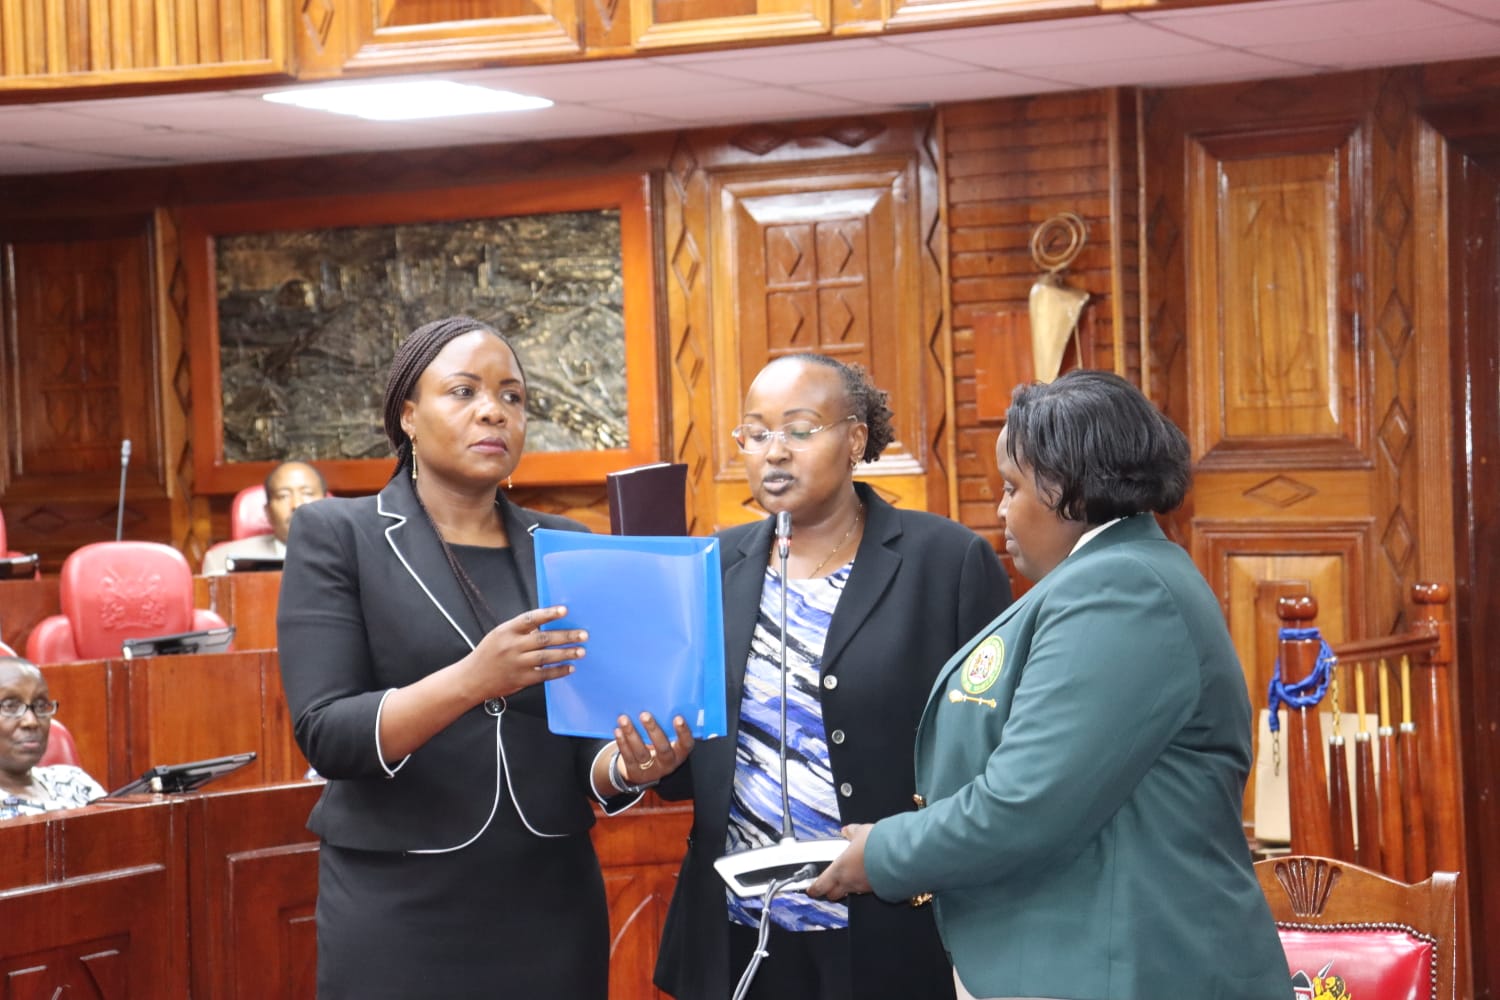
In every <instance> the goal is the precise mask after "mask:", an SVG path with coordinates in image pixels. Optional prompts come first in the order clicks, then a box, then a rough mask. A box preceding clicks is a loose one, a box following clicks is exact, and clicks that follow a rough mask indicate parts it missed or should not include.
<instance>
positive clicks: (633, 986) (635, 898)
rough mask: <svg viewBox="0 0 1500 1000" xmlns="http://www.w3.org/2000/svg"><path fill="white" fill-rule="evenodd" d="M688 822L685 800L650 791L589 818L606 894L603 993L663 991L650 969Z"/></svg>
mask: <svg viewBox="0 0 1500 1000" xmlns="http://www.w3.org/2000/svg"><path fill="white" fill-rule="evenodd" d="M692 825H693V807H692V804H691V803H687V804H679V803H675V802H673V803H663V802H661V800H659V799H658V798H657V797H656V796H655V795H654V794H648V795H647V796H646V798H645V801H643V802H642V803H641V804H640V805H638V806H636V807H634V808H633V809H629V810H627V811H626V812H624V813H621V814H620V815H618V816H611V817H602V816H601V818H600V820H599V822H597V823H595V824H594V829H593V831H592V832H593V839H594V850H595V851H597V852H598V854H599V865H600V867H601V868H602V869H603V870H604V892H605V896H606V898H607V899H608V900H609V940H610V947H609V995H610V996H611V997H613V998H615V1000H656V998H658V997H664V996H665V994H662V993H658V992H657V991H656V988H655V987H654V986H652V985H651V974H652V972H653V971H655V969H656V955H657V948H658V945H659V944H660V943H661V932H662V928H663V927H664V926H665V925H666V921H667V906H668V905H669V904H670V903H671V902H672V890H673V888H674V887H675V886H676V884H677V869H678V868H679V867H680V866H681V865H682V856H683V854H684V853H686V851H687V837H688V831H689V830H690V829H692Z"/></svg>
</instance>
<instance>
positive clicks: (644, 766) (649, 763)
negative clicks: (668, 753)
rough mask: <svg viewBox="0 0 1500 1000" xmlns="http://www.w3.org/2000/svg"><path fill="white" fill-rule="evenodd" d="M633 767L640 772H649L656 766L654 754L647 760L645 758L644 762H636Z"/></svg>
mask: <svg viewBox="0 0 1500 1000" xmlns="http://www.w3.org/2000/svg"><path fill="white" fill-rule="evenodd" d="M635 766H636V767H637V768H638V769H639V770H642V771H649V770H651V768H653V767H655V766H656V754H654V753H653V754H652V755H651V756H650V757H649V758H647V759H646V760H644V761H637V762H636V765H635Z"/></svg>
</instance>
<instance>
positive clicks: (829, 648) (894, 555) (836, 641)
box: [822, 483, 901, 674]
mask: <svg viewBox="0 0 1500 1000" xmlns="http://www.w3.org/2000/svg"><path fill="white" fill-rule="evenodd" d="M854 489H855V492H857V493H858V494H859V498H860V500H861V501H863V502H864V505H865V532H864V537H863V538H862V539H860V543H859V549H858V551H857V552H855V555H854V570H853V571H852V572H851V573H850V574H849V581H848V583H847V585H846V586H845V587H844V592H843V593H842V594H840V595H839V603H838V606H837V607H836V608H834V611H833V620H832V621H831V622H829V623H828V636H827V638H826V639H824V640H823V667H822V672H823V673H824V674H828V673H831V672H832V671H833V670H834V668H835V667H837V666H838V657H839V654H840V653H842V652H843V651H844V647H845V646H847V645H849V640H850V639H852V638H853V637H854V633H855V632H856V631H857V630H858V629H859V627H860V625H862V624H863V623H864V622H865V621H866V620H867V619H868V618H869V617H870V612H871V611H872V610H874V608H875V604H876V602H878V601H879V600H880V597H881V595H882V594H884V593H885V592H886V590H887V589H889V587H890V585H891V581H892V580H894V579H895V578H896V571H897V570H898V569H900V568H901V553H899V552H897V551H896V549H895V543H896V540H897V539H898V538H900V537H901V518H900V517H899V516H898V515H897V513H896V508H894V507H892V506H891V505H890V504H888V503H886V502H885V501H884V500H882V499H880V497H879V496H878V495H876V493H875V491H874V490H872V489H871V488H870V487H869V486H866V485H865V484H864V483H855V484H854Z"/></svg>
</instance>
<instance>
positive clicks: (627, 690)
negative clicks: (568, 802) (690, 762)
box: [532, 528, 728, 739]
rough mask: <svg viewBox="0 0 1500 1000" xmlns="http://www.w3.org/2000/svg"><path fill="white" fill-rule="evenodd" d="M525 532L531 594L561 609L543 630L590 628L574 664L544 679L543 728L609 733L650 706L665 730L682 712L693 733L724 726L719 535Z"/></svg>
mask: <svg viewBox="0 0 1500 1000" xmlns="http://www.w3.org/2000/svg"><path fill="white" fill-rule="evenodd" d="M532 537H533V539H534V540H535V543H536V581H537V597H538V599H539V601H540V602H541V605H542V606H543V607H547V606H549V605H553V604H562V605H566V606H567V609H568V614H567V617H565V618H561V619H559V620H558V621H555V622H552V623H550V624H548V625H544V626H543V628H547V629H563V628H567V629H575V628H581V629H586V630H587V631H588V633H589V641H588V647H587V648H588V654H587V655H586V656H584V658H583V659H581V660H579V661H578V669H577V670H575V671H574V672H573V673H572V674H570V675H568V676H567V677H564V678H562V679H561V680H555V681H548V682H547V684H546V685H545V689H546V692H547V728H549V729H551V730H552V731H553V732H554V733H561V734H563V735H566V736H595V737H603V738H608V737H611V736H613V735H614V731H615V720H616V719H618V718H619V716H620V714H621V713H624V714H626V715H629V716H630V717H631V718H632V719H634V718H637V717H638V716H639V715H640V713H641V712H643V711H649V712H651V713H652V714H653V715H655V716H656V719H657V721H658V722H659V723H661V726H662V728H663V729H664V730H666V731H667V734H668V735H671V731H672V719H673V718H675V717H676V716H679V715H680V716H682V718H683V719H685V720H686V721H687V723H688V726H689V727H690V728H691V729H692V731H693V736H694V738H695V739H707V738H709V737H713V736H720V735H723V734H724V733H725V732H727V731H728V722H727V719H726V706H725V702H724V602H723V594H722V589H721V583H720V580H719V540H718V539H717V538H682V537H657V536H654V535H623V536H622V535H591V534H588V533H586V532H582V531H554V530H551V529H548V528H538V529H537V530H536V531H535V532H533V533H532Z"/></svg>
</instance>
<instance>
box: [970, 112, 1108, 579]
mask: <svg viewBox="0 0 1500 1000" xmlns="http://www.w3.org/2000/svg"><path fill="white" fill-rule="evenodd" d="M1120 100H1121V99H1120V97H1119V95H1116V94H1113V93H1110V92H1094V93H1084V94H1057V95H1048V96H1043V97H1033V98H1017V99H1014V100H1000V101H986V102H981V103H973V104H961V105H954V106H952V107H948V108H945V109H943V112H942V116H941V117H942V155H943V179H944V180H943V182H944V199H945V218H944V222H945V225H944V226H943V229H944V231H945V233H946V235H947V250H948V267H949V276H948V284H947V287H948V294H949V296H950V301H951V303H952V318H951V324H952V328H953V377H952V379H951V382H952V392H953V396H954V420H955V424H954V426H955V435H956V455H957V463H956V469H955V472H956V474H955V477H954V478H955V481H956V484H957V497H956V498H955V502H954V503H953V504H952V506H951V508H950V514H951V515H952V516H954V517H955V518H957V519H958V520H961V521H962V522H963V523H964V524H967V525H968V526H970V527H971V528H974V529H975V530H976V531H979V532H980V533H981V534H983V535H984V536H985V537H986V538H988V539H989V541H990V543H991V544H992V545H994V546H995V547H996V549H997V550H999V551H1001V552H1002V554H1003V550H1004V546H1003V545H1001V544H1000V530H999V525H1000V522H999V515H998V514H997V512H996V505H997V504H998V503H999V493H998V486H997V483H998V474H997V473H996V472H995V437H996V435H997V434H998V433H999V430H1000V424H1001V420H1000V419H996V418H993V417H982V416H981V409H983V410H984V412H985V413H987V414H993V413H1000V414H1003V413H1004V410H1005V407H1006V406H1007V405H1009V399H1010V390H1011V388H1012V386H1013V385H1014V384H1015V382H1014V381H1012V382H1011V383H1010V384H1006V385H1004V386H1001V387H999V389H998V391H999V392H1000V393H1001V396H1002V398H1001V399H998V400H986V401H985V403H984V406H983V407H981V405H980V403H979V400H978V399H977V386H976V380H975V373H976V367H977V366H979V365H981V364H985V363H988V362H989V361H990V359H992V358H993V357H994V356H995V355H994V351H995V350H996V347H997V345H996V344H995V343H994V342H993V339H992V338H993V337H995V336H999V335H1000V331H1001V330H1002V328H1004V327H1006V326H1007V323H1006V322H1002V321H994V322H991V321H990V319H989V318H990V317H995V316H997V315H1016V316H1019V317H1022V319H1020V320H1019V321H1016V322H1018V323H1019V325H1020V326H1021V327H1023V328H1024V329H1026V330H1029V324H1028V323H1027V321H1026V320H1025V319H1024V317H1025V316H1026V315H1027V302H1028V298H1029V295H1030V290H1031V286H1032V284H1033V283H1034V282H1035V281H1036V279H1037V277H1038V276H1039V275H1040V273H1041V272H1040V270H1039V269H1038V268H1037V266H1036V264H1035V263H1034V262H1033V261H1032V258H1031V249H1030V247H1031V234H1032V232H1033V231H1034V230H1035V229H1036V227H1037V226H1039V225H1041V224H1042V223H1043V222H1045V221H1046V220H1047V219H1048V218H1050V217H1052V216H1053V215H1055V214H1057V213H1059V212H1064V211H1067V212H1074V213H1076V214H1077V215H1079V216H1080V217H1081V218H1083V220H1084V221H1085V223H1086V224H1087V226H1088V230H1089V234H1088V245H1087V247H1085V249H1084V251H1083V253H1082V254H1081V255H1080V256H1079V257H1078V258H1077V260H1075V261H1074V263H1073V265H1072V266H1071V267H1070V268H1069V269H1068V271H1067V272H1066V279H1067V281H1068V283H1069V284H1071V285H1074V286H1076V287H1079V288H1083V289H1086V290H1088V291H1089V292H1090V294H1091V299H1090V302H1089V304H1088V305H1087V306H1086V307H1085V308H1084V311H1083V319H1082V324H1081V330H1080V333H1081V339H1082V344H1083V355H1084V357H1083V363H1084V364H1085V365H1087V366H1089V367H1097V366H1102V367H1107V368H1113V369H1116V370H1118V369H1119V366H1118V364H1117V362H1116V358H1117V356H1118V352H1117V349H1116V346H1115V345H1116V343H1117V341H1118V340H1119V338H1120V334H1121V333H1122V332H1127V331H1129V330H1132V329H1134V328H1135V327H1136V326H1137V323H1138V320H1137V318H1136V317H1134V316H1132V315H1129V314H1128V312H1126V311H1122V309H1128V308H1129V307H1130V306H1131V305H1133V303H1118V302H1116V301H1115V298H1114V297H1115V294H1116V292H1115V284H1114V281H1113V279H1112V276H1111V273H1110V264H1111V261H1112V260H1113V259H1119V256H1120V254H1123V253H1129V252H1130V251H1129V250H1128V249H1127V248H1126V245H1125V244H1123V243H1119V244H1117V243H1116V242H1115V241H1116V237H1115V235H1114V231H1115V229H1116V223H1115V222H1114V221H1112V220H1113V219H1114V217H1115V216H1114V212H1115V211H1116V209H1117V208H1119V207H1120V205H1119V204H1118V203H1119V200H1120V196H1121V194H1122V192H1121V191H1120V190H1119V189H1118V188H1117V187H1116V186H1115V183H1116V182H1115V180H1114V177H1115V175H1114V174H1113V173H1112V171H1111V157H1112V156H1113V155H1119V154H1121V153H1123V151H1125V150H1128V149H1131V148H1133V142H1132V140H1130V138H1129V137H1128V136H1125V137H1122V136H1121V134H1120V131H1119V127H1120V125H1121V122H1120V118H1119V113H1118V112H1119V106H1120V105H1119V102H1120ZM1127 103H1128V102H1127ZM1127 131H1129V130H1127ZM1130 171H1131V173H1129V174H1127V175H1126V176H1130V175H1131V174H1133V168H1130ZM1123 218H1125V219H1127V220H1129V219H1133V218H1134V212H1133V210H1132V211H1131V212H1130V214H1129V215H1128V216H1124V217H1123ZM1121 239H1122V240H1124V239H1133V237H1126V236H1122V237H1121ZM1112 248H1113V249H1112ZM1122 287H1126V286H1122ZM1116 324H1118V326H1119V329H1114V327H1115V325H1116ZM1012 325H1013V324H1012ZM1028 336H1029V335H1028ZM1026 351H1027V353H1028V355H1029V351H1030V347H1029V340H1028V342H1027V346H1026ZM1077 362H1078V358H1077V355H1076V352H1075V351H1074V350H1073V348H1071V347H1070V348H1069V349H1068V352H1067V356H1066V358H1065V365H1066V366H1067V367H1073V366H1075V365H1076V364H1077ZM1027 377H1029V375H1028V376H1027ZM1017 381H1019V379H1017ZM1012 576H1013V577H1014V576H1015V574H1014V573H1012Z"/></svg>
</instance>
